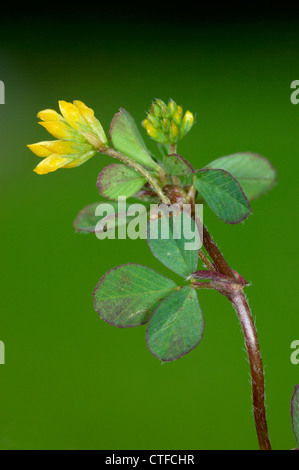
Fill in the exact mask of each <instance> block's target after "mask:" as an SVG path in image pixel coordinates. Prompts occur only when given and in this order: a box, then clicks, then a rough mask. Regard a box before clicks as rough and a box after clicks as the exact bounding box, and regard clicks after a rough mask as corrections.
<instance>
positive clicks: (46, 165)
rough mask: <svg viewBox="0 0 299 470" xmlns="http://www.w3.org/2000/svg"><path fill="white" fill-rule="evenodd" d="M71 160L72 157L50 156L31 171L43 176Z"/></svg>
mask: <svg viewBox="0 0 299 470" xmlns="http://www.w3.org/2000/svg"><path fill="white" fill-rule="evenodd" d="M72 160H73V158H72V157H62V156H61V155H54V154H53V155H51V156H50V157H48V158H45V159H44V160H43V161H42V162H40V163H39V164H38V165H37V166H36V167H35V168H34V170H33V171H35V173H37V174H38V175H45V174H46V173H50V172H51V171H56V170H58V168H61V167H63V166H65V165H67V164H68V163H70V162H71V161H72Z"/></svg>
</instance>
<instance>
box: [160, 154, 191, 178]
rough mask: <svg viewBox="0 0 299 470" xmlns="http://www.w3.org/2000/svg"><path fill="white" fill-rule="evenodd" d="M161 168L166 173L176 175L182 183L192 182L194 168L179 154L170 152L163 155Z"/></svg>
mask: <svg viewBox="0 0 299 470" xmlns="http://www.w3.org/2000/svg"><path fill="white" fill-rule="evenodd" d="M163 169H164V171H165V173H166V174H167V175H171V176H178V177H179V179H180V181H181V184H182V185H185V184H191V183H192V177H193V174H194V169H193V167H192V165H191V164H190V163H189V162H188V161H187V160H185V158H183V157H181V155H177V154H171V155H167V156H165V157H164V159H163Z"/></svg>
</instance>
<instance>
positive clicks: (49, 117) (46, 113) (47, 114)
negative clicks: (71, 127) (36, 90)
mask: <svg viewBox="0 0 299 470" xmlns="http://www.w3.org/2000/svg"><path fill="white" fill-rule="evenodd" d="M37 117H38V118H39V119H41V120H42V121H63V120H64V119H63V117H62V116H60V114H58V113H57V112H56V111H54V109H44V110H43V111H40V112H39V113H38V115H37Z"/></svg>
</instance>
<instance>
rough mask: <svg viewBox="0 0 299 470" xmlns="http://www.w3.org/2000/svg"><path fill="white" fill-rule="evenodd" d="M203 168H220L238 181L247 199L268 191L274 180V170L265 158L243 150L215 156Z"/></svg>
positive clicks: (255, 197)
mask: <svg viewBox="0 0 299 470" xmlns="http://www.w3.org/2000/svg"><path fill="white" fill-rule="evenodd" d="M205 168H220V169H223V170H226V171H228V172H229V173H231V174H232V175H233V176H234V177H235V178H236V179H237V180H238V182H239V183H240V185H241V186H242V189H243V191H244V193H245V194H246V196H247V198H248V200H249V201H251V200H252V199H257V198H258V197H260V196H262V195H263V194H264V193H266V192H267V191H269V190H270V189H271V188H272V187H273V186H274V184H275V182H276V171H275V169H274V168H273V166H272V164H271V163H270V162H269V160H267V158H265V157H262V156H261V155H258V154H255V153H250V152H245V153H235V154H233V155H228V156H225V157H220V158H217V160H214V161H213V162H211V163H209V165H206V167H205Z"/></svg>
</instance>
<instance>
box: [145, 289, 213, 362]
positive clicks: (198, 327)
mask: <svg viewBox="0 0 299 470" xmlns="http://www.w3.org/2000/svg"><path fill="white" fill-rule="evenodd" d="M203 330H204V319H203V316H202V312H201V309H200V305H199V302H198V297H197V294H196V292H195V290H194V289H193V287H192V286H187V287H184V288H182V289H181V290H179V291H176V292H174V293H173V294H171V295H170V296H169V297H167V298H166V299H165V300H164V301H163V302H162V303H161V304H160V305H159V306H158V307H157V309H156V310H155V312H154V314H153V316H152V317H151V319H150V321H149V323H148V326H147V330H146V342H147V346H148V348H149V350H150V352H151V353H152V354H153V355H154V356H156V357H157V358H158V359H161V360H162V361H174V360H175V359H179V358H180V357H182V356H184V355H185V354H187V353H188V352H190V351H191V350H192V349H194V348H195V347H196V346H197V345H198V343H199V342H200V340H201V338H202V335H203Z"/></svg>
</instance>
